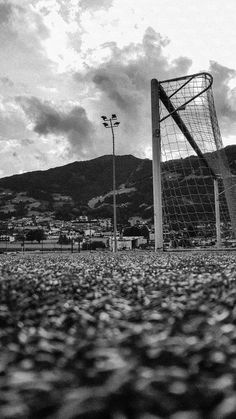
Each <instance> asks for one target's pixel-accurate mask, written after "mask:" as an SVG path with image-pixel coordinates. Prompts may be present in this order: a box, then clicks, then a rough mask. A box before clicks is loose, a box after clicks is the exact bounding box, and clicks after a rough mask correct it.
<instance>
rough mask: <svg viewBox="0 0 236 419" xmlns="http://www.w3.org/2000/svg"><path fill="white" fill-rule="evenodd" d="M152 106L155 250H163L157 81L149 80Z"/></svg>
mask: <svg viewBox="0 0 236 419" xmlns="http://www.w3.org/2000/svg"><path fill="white" fill-rule="evenodd" d="M151 107H152V171H153V207H154V231H155V251H158V250H163V222H162V190H161V130H160V117H159V83H158V81H157V80H156V79H152V81H151Z"/></svg>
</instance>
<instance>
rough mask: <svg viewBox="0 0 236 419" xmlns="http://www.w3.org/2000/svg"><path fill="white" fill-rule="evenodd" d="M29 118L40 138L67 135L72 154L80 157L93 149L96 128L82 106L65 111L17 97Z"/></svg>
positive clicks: (47, 104) (31, 99) (31, 98)
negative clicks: (51, 135) (74, 153)
mask: <svg viewBox="0 0 236 419" xmlns="http://www.w3.org/2000/svg"><path fill="white" fill-rule="evenodd" d="M16 101H17V103H18V104H20V106H21V107H22V109H23V111H24V112H25V114H26V115H27V117H28V118H29V119H30V120H31V121H32V122H33V124H34V127H33V130H34V131H35V132H36V133H37V134H39V135H40V136H48V135H50V134H54V135H65V136H66V137H67V139H68V141H69V145H70V147H71V151H72V152H76V153H77V155H79V156H80V157H84V156H86V155H87V154H88V153H89V152H91V151H92V149H93V138H94V127H93V124H92V123H91V122H90V121H89V119H88V117H87V114H86V111H85V109H84V108H83V107H81V106H73V107H72V108H71V109H70V110H68V111H64V110H61V109H59V108H58V109H57V108H56V107H53V106H52V104H50V103H47V102H41V101H40V100H39V99H38V98H36V97H17V98H16Z"/></svg>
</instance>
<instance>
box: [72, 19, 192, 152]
mask: <svg viewBox="0 0 236 419" xmlns="http://www.w3.org/2000/svg"><path fill="white" fill-rule="evenodd" d="M168 43H169V41H168V39H166V38H163V37H162V36H161V35H160V34H159V33H157V32H156V31H155V30H154V29H153V28H151V27H149V28H147V30H146V32H145V34H144V36H143V40H142V42H141V43H131V44H129V45H127V46H125V47H123V48H119V47H118V46H117V44H116V43H115V42H110V43H106V44H104V45H103V48H105V49H107V50H108V52H109V59H107V60H106V61H105V62H103V63H101V64H99V65H98V66H93V67H89V68H87V69H86V70H87V71H86V74H82V73H77V74H75V79H76V80H77V81H78V83H84V82H85V81H86V82H87V83H90V82H92V83H93V84H94V86H95V87H96V89H97V91H98V92H99V94H100V96H99V105H98V104H97V105H98V106H99V108H100V112H102V113H105V114H106V113H107V112H109V111H110V109H112V110H113V112H117V113H118V114H119V117H120V120H121V125H120V130H121V131H122V132H121V135H119V137H120V141H119V143H118V145H117V149H118V152H120V153H122V152H123V153H124V152H126V153H127V152H129V153H134V154H136V155H137V154H139V155H140V156H141V155H142V156H144V155H145V150H146V148H147V144H148V143H149V142H150V131H149V130H150V80H151V79H152V78H159V79H160V80H161V79H164V78H168V77H177V76H181V75H182V74H183V72H184V73H185V72H188V71H189V68H190V66H191V63H192V62H191V60H190V59H189V58H187V57H179V58H178V59H176V60H174V61H169V60H168V58H167V57H166V56H165V51H164V49H165V47H166V46H167V45H168Z"/></svg>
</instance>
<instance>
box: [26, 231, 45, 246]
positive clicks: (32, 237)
mask: <svg viewBox="0 0 236 419" xmlns="http://www.w3.org/2000/svg"><path fill="white" fill-rule="evenodd" d="M26 240H29V241H31V242H33V241H37V242H38V243H40V242H41V241H42V240H45V234H44V231H43V230H42V229H37V230H29V231H28V233H27V234H26Z"/></svg>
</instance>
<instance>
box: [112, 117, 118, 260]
mask: <svg viewBox="0 0 236 419" xmlns="http://www.w3.org/2000/svg"><path fill="white" fill-rule="evenodd" d="M110 126H111V132H112V178H113V223H114V226H113V227H114V248H113V251H114V253H116V252H117V237H116V235H117V217H116V160H115V135H114V129H113V125H112V120H111V119H110Z"/></svg>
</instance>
